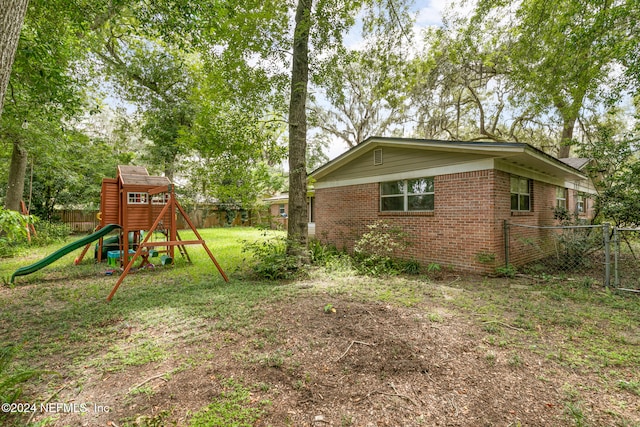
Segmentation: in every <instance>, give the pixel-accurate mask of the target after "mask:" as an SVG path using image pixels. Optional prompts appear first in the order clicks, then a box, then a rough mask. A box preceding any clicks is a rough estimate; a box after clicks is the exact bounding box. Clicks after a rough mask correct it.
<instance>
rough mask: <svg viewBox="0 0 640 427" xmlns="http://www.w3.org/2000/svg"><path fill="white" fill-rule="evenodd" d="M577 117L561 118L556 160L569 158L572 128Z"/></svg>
mask: <svg viewBox="0 0 640 427" xmlns="http://www.w3.org/2000/svg"><path fill="white" fill-rule="evenodd" d="M576 120H577V117H575V116H574V117H563V118H562V136H561V138H560V148H559V149H558V158H559V159H562V158H565V157H569V153H570V152H571V145H570V144H571V140H572V139H573V128H574V127H575V125H576Z"/></svg>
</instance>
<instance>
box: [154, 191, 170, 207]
mask: <svg viewBox="0 0 640 427" xmlns="http://www.w3.org/2000/svg"><path fill="white" fill-rule="evenodd" d="M167 203H169V193H160V194H154V195H153V196H151V204H152V205H166V204H167Z"/></svg>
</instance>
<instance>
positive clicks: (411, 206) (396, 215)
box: [310, 137, 595, 272]
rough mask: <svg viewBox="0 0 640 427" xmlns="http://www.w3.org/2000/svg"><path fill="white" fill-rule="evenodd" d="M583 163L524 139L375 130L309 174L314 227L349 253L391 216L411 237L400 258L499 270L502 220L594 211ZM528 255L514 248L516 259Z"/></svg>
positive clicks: (538, 221) (536, 220) (541, 219)
mask: <svg viewBox="0 0 640 427" xmlns="http://www.w3.org/2000/svg"><path fill="white" fill-rule="evenodd" d="M584 164H585V162H584V161H578V160H577V159H571V161H569V162H563V161H560V160H558V159H556V158H554V157H552V156H550V155H547V154H545V153H544V152H542V151H540V150H538V149H536V148H534V147H532V146H530V145H527V144H523V143H494V142H460V141H453V142H452V141H436V140H419V139H403V138H382V137H372V138H369V139H367V140H366V141H364V142H363V143H361V144H360V145H358V146H356V147H354V148H352V149H351V150H349V151H347V152H345V153H343V154H342V155H341V156H339V157H337V158H336V159H334V160H332V161H330V162H328V163H327V164H325V165H323V166H321V167H320V168H318V169H316V170H315V171H314V172H312V173H311V175H310V177H311V182H312V183H313V186H314V190H315V218H314V219H315V234H316V237H317V238H318V239H320V240H321V241H323V242H325V243H332V244H335V245H336V246H337V247H338V248H346V249H347V250H349V251H351V250H352V249H353V244H354V242H355V241H357V240H358V239H359V237H360V236H361V235H362V234H364V233H365V232H367V231H368V228H367V225H369V224H373V223H374V222H376V221H378V220H387V221H389V222H391V223H393V224H394V225H396V226H398V227H400V228H401V229H403V230H404V231H405V232H406V233H407V234H408V236H409V240H410V241H411V245H410V246H409V248H408V249H407V250H405V251H404V252H403V253H402V254H399V255H401V257H403V258H408V259H416V260H418V261H419V262H420V263H421V264H423V265H427V264H428V263H438V264H440V265H442V266H451V267H453V268H455V269H457V270H461V271H475V272H489V271H493V270H494V269H495V267H496V266H501V265H504V221H505V220H508V221H512V222H517V223H519V224H529V225H555V224H557V221H556V220H555V219H554V211H555V208H556V207H562V208H564V209H566V210H568V211H570V212H573V211H576V212H577V213H578V215H579V216H581V217H584V218H585V219H587V218H589V217H590V215H592V213H593V200H591V199H590V198H589V196H590V195H592V194H594V193H595V190H594V187H593V184H592V183H591V181H590V180H589V178H588V177H587V175H586V174H585V173H584V172H582V171H581V170H580V169H578V167H581V166H584ZM536 232H537V231H536V230H533V229H532V231H531V232H530V233H532V234H535V233H536ZM533 237H535V236H533ZM526 257H527V251H526V248H524V247H523V248H522V250H520V251H518V250H515V251H512V253H510V260H511V261H512V262H513V263H514V264H516V265H517V263H518V262H520V261H526Z"/></svg>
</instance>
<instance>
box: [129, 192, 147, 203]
mask: <svg viewBox="0 0 640 427" xmlns="http://www.w3.org/2000/svg"><path fill="white" fill-rule="evenodd" d="M127 203H129V204H130V205H146V204H147V203H149V194H147V193H134V192H129V193H127Z"/></svg>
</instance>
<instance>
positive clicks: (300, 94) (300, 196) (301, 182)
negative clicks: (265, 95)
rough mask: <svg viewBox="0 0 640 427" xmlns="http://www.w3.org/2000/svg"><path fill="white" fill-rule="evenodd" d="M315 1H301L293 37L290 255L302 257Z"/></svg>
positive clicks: (303, 251)
mask: <svg viewBox="0 0 640 427" xmlns="http://www.w3.org/2000/svg"><path fill="white" fill-rule="evenodd" d="M312 3H313V0H298V6H297V9H296V27H295V30H294V34H293V68H292V70H291V100H290V102H289V221H288V226H287V237H288V238H289V242H290V244H289V250H288V251H289V253H290V254H293V255H299V256H302V257H303V258H304V257H305V254H306V248H307V234H308V229H307V227H308V223H307V222H308V215H307V167H306V164H307V161H306V152H307V110H306V108H307V86H308V84H309V31H310V28H311V8H312Z"/></svg>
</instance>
